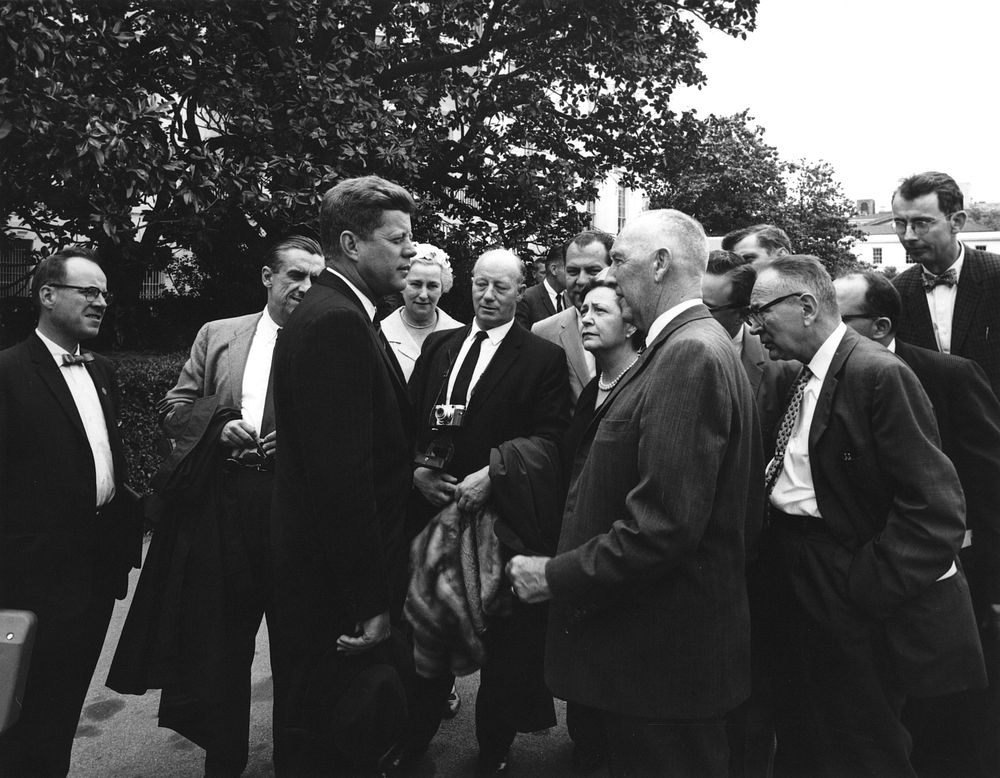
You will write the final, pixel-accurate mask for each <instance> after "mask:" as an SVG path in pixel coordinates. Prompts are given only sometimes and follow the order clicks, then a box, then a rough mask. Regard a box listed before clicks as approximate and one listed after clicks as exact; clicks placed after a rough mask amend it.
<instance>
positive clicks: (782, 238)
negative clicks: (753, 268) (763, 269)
mask: <svg viewBox="0 0 1000 778" xmlns="http://www.w3.org/2000/svg"><path fill="white" fill-rule="evenodd" d="M722 249H723V251H732V252H733V253H734V254H739V255H740V256H741V257H743V259H745V260H746V261H747V262H752V263H754V264H755V265H758V264H761V263H764V262H767V261H768V260H771V259H774V258H775V257H784V256H787V255H788V254H791V253H792V242H791V240H789V238H788V233H787V232H785V231H784V230H783V229H781V227H775V226H774V225H773V224H755V225H754V226H753V227H743V228H742V229H739V230H733V231H732V232H730V233H728V234H727V235H726V236H725V237H724V238H723V239H722Z"/></svg>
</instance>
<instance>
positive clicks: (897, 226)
mask: <svg viewBox="0 0 1000 778" xmlns="http://www.w3.org/2000/svg"><path fill="white" fill-rule="evenodd" d="M953 215H954V214H950V213H949V214H946V215H945V217H944V218H945V219H950V218H951V217H952V216H953ZM939 221H941V220H940V219H938V218H936V217H935V218H928V217H926V216H918V217H917V218H916V219H910V220H906V219H893V220H892V229H893V230H895V232H896V234H897V235H905V234H906V228H907V227H909V228H910V229H911V230H913V234H914V235H926V234H927V231H928V230H929V229H930V228H931V227H933V226H934V223H935V222H939Z"/></svg>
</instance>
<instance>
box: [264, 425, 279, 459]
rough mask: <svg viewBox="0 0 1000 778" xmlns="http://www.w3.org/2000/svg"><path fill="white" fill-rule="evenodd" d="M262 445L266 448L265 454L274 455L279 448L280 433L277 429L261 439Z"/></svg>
mask: <svg viewBox="0 0 1000 778" xmlns="http://www.w3.org/2000/svg"><path fill="white" fill-rule="evenodd" d="M260 447H261V448H262V449H264V455H265V456H269V457H273V456H274V452H275V451H276V450H277V448H278V433H277V431H275V430H271V431H270V432H269V433H267V434H266V435H265V436H264V437H262V438H261V439H260Z"/></svg>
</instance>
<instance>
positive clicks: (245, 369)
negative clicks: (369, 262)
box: [108, 236, 323, 776]
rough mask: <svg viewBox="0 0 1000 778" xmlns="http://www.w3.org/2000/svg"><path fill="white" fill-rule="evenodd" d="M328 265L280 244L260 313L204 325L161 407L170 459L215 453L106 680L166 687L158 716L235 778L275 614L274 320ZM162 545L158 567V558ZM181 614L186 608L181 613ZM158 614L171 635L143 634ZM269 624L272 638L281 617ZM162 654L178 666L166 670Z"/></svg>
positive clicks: (311, 250)
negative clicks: (257, 668)
mask: <svg viewBox="0 0 1000 778" xmlns="http://www.w3.org/2000/svg"><path fill="white" fill-rule="evenodd" d="M322 270H323V257H322V254H321V253H320V247H319V244H317V243H316V242H315V241H314V240H312V239H310V238H307V237H302V236H291V237H287V238H284V239H282V240H279V241H278V242H277V243H275V244H274V245H273V246H272V247H271V248H270V249H269V250H268V252H267V255H266V258H265V264H264V266H263V267H262V268H261V271H260V276H261V284H262V285H263V286H264V288H265V289H266V290H267V304H266V305H265V307H264V310H263V311H259V312H257V313H251V314H247V315H246V316H238V317H235V318H231V319H219V320H217V321H211V322H208V323H207V324H205V325H204V326H203V327H202V328H201V330H200V331H199V332H198V336H197V337H196V338H195V341H194V345H193V346H192V347H191V356H190V358H189V359H188V361H187V362H186V363H185V365H184V368H183V369H182V370H181V374H180V377H179V378H178V380H177V384H176V385H175V386H174V387H173V389H171V390H170V391H169V392H167V394H166V397H165V398H164V399H163V401H162V402H161V403H160V406H159V410H160V413H161V424H162V427H163V430H164V432H165V433H166V434H167V436H168V437H169V438H171V439H172V440H173V441H174V442H175V449H174V456H173V457H172V460H173V461H180V454H181V451H179V450H178V449H181V450H184V451H189V450H193V449H194V448H196V447H197V446H198V445H199V444H201V442H202V440H203V439H205V438H206V437H208V436H211V437H212V441H211V443H212V446H211V448H212V449H214V454H213V455H212V456H210V457H208V458H206V459H205V460H203V461H200V463H199V465H198V466H197V470H199V471H200V472H202V473H203V475H204V477H201V478H198V479H195V481H193V482H192V484H194V483H197V484H198V486H194V485H192V486H191V487H190V488H189V490H187V491H186V492H185V494H184V498H183V501H181V502H182V504H177V503H175V505H174V507H172V508H170V509H168V510H170V511H171V513H172V514H173V515H172V520H170V521H167V522H165V523H164V524H163V525H162V526H161V528H159V529H158V530H157V533H156V536H155V538H154V541H153V543H152V545H151V546H150V551H149V555H148V556H147V559H148V560H149V562H150V563H149V564H147V565H146V566H145V567H144V569H143V571H142V575H141V577H140V583H139V586H138V588H137V591H136V595H135V597H134V598H133V602H132V608H131V609H130V611H129V616H128V619H127V621H126V624H125V627H124V629H123V631H122V639H121V641H120V642H119V644H118V649H117V651H116V654H115V661H114V663H113V664H112V667H111V672H110V674H109V676H108V685H109V686H110V687H111V688H113V689H115V690H116V691H120V692H134V693H139V694H141V693H144V692H145V691H146V690H147V689H148V688H159V687H161V686H162V687H163V693H162V695H161V697H160V711H159V718H160V725H161V726H165V727H170V728H172V729H174V730H176V731H177V732H179V733H181V734H182V735H184V736H185V737H186V738H188V739H189V740H191V741H193V742H195V743H197V744H198V745H200V746H202V747H203V748H204V749H205V774H206V775H209V776H238V775H240V774H241V773H242V772H243V769H244V768H245V767H246V764H247V756H248V738H249V732H250V666H251V664H252V662H253V657H254V653H255V644H256V637H257V631H258V629H259V628H260V621H261V618H262V616H263V615H264V614H265V613H270V611H271V584H270V580H271V572H270V571H271V548H270V541H269V536H270V518H271V490H272V484H273V479H274V451H275V447H276V445H277V433H276V431H275V424H274V402H273V393H272V392H270V391H269V389H270V387H271V358H272V354H273V351H274V344H275V341H276V339H277V337H278V333H279V331H280V330H281V329H282V328H283V327H284V326H285V325H286V324H287V322H288V317H289V315H290V314H291V312H292V311H293V310H294V309H295V307H296V306H297V305H298V304H299V301H300V300H301V299H302V297H303V296H304V295H305V293H306V292H307V291H308V290H309V287H310V285H311V279H312V276H315V275H317V274H318V273H320V272H321V271H322ZM192 469H194V467H193V466H192ZM192 506H202V510H198V509H196V508H194V507H192ZM175 511H176V513H175ZM179 537H180V538H184V540H181V542H178V538H179ZM161 554H162V555H163V558H165V559H166V560H168V561H166V563H164V564H159V563H157V562H156V561H155V560H159V559H161ZM169 580H172V581H175V582H178V583H177V585H176V586H169V585H168V581H169ZM226 580H228V581H230V582H231V583H230V585H227V586H224V585H223V581H226ZM237 580H240V581H242V583H241V584H237V583H235V582H236V581H237ZM164 588H167V589H168V590H169V591H171V592H174V593H176V596H177V599H172V600H170V602H169V605H167V604H165V603H164V601H163V599H162V598H161V597H160V596H159V594H158V593H159V592H162V591H163V590H164ZM177 613H184V614H185V617H184V619H183V621H181V622H180V623H178V621H177V620H176V614H177ZM150 622H153V623H156V624H158V625H159V626H158V627H157V634H160V635H166V634H169V635H172V637H173V638H174V639H172V640H170V641H154V642H152V643H151V642H150V641H148V640H147V639H146V638H145V631H144V625H147V624H149V623H150ZM268 622H269V627H270V628H271V632H270V633H269V635H270V636H271V638H272V639H273V638H274V637H276V636H277V630H276V628H275V625H274V623H273V616H268ZM168 646H169V649H168ZM165 664H170V666H171V667H172V668H173V670H172V677H170V678H169V680H165V677H166V676H167V675H168V674H167V673H164V672H163V671H162V668H163V666H164V665H165Z"/></svg>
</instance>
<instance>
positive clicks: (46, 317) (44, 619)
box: [0, 248, 142, 776]
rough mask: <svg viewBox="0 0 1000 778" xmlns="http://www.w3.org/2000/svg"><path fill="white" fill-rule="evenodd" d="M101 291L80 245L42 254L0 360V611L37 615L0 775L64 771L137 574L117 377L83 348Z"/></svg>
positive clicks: (0, 751)
mask: <svg viewBox="0 0 1000 778" xmlns="http://www.w3.org/2000/svg"><path fill="white" fill-rule="evenodd" d="M107 290H108V282H107V278H106V277H105V275H104V272H103V271H102V270H101V268H100V266H99V265H98V264H97V262H96V261H95V259H94V256H93V254H92V253H91V252H90V251H88V250H87V249H81V248H73V249H68V250H65V251H60V252H58V253H56V254H53V255H52V256H50V257H47V258H45V259H43V260H42V261H41V262H40V263H39V264H38V267H37V268H36V269H35V273H34V277H33V280H32V284H31V294H32V299H33V300H34V303H35V306H36V307H37V309H38V327H37V329H36V330H35V331H34V333H33V334H32V335H30V336H29V337H28V338H27V339H26V340H25V341H23V342H22V343H20V344H18V345H16V346H14V347H13V348H10V349H7V350H6V351H3V352H2V353H0V608H16V609H23V610H30V611H33V612H34V613H35V615H36V616H37V617H38V633H37V637H36V640H35V644H34V651H33V654H32V656H31V663H30V666H29V672H28V680H27V687H26V689H25V695H24V700H23V708H22V711H21V716H20V720H19V721H18V722H17V723H16V724H15V725H14V726H13V727H12V728H11V729H9V730H7V731H6V732H4V733H3V734H2V735H0V775H46V776H56V775H66V774H67V773H68V771H69V766H70V753H71V750H72V747H73V737H74V734H75V732H76V726H77V721H78V719H79V717H80V709H81V708H82V706H83V702H84V699H85V698H86V694H87V688H88V686H89V684H90V679H91V676H92V675H93V672H94V668H95V666H96V665H97V659H98V657H99V656H100V653H101V646H102V645H103V643H104V636H105V633H106V632H107V628H108V623H109V622H110V619H111V611H112V608H113V606H114V601H115V599H121V598H123V597H124V596H125V594H126V592H127V589H128V573H129V570H131V569H132V567H138V565H139V555H140V550H141V537H142V527H141V523H140V521H139V517H138V512H137V511H135V510H134V507H135V503H134V501H133V499H132V496H134V493H132V492H130V490H128V488H127V487H126V486H125V459H124V454H123V450H122V442H121V438H120V437H119V434H118V425H117V421H116V415H115V404H114V373H113V370H112V367H111V363H110V362H109V361H108V360H107V359H105V358H104V357H101V356H98V355H95V354H91V353H89V352H82V351H81V350H80V342H81V341H84V340H89V339H91V338H93V337H95V336H96V335H97V333H98V330H99V329H100V327H101V321H102V319H103V318H104V314H105V312H106V311H107V307H108V303H109V295H108V291H107ZM0 637H2V636H0Z"/></svg>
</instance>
